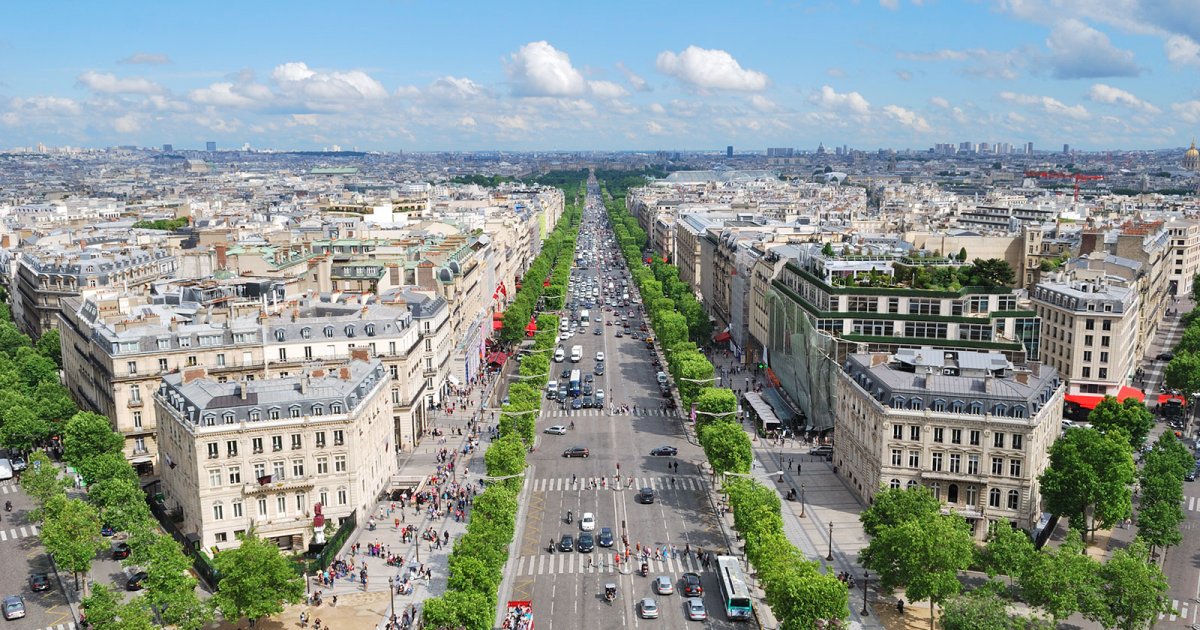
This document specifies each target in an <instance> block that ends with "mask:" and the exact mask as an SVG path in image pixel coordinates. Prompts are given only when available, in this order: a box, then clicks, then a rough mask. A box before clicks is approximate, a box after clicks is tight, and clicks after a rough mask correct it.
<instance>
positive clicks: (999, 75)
mask: <svg viewBox="0 0 1200 630" xmlns="http://www.w3.org/2000/svg"><path fill="white" fill-rule="evenodd" d="M1028 56H1029V53H1028V51H1016V50H1013V51H999V50H988V49H986V48H969V49H966V50H954V49H950V48H943V49H942V50H935V51H932V52H903V51H902V52H898V53H896V57H898V58H900V59H904V60H906V61H922V62H961V63H963V64H964V65H963V67H962V73H963V74H965V75H967V76H969V77H976V78H981V79H1015V78H1017V76H1018V72H1017V70H1018V69H1019V68H1020V66H1021V63H1022V60H1023V59H1025V58H1027V57H1028Z"/></svg>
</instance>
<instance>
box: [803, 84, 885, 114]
mask: <svg viewBox="0 0 1200 630" xmlns="http://www.w3.org/2000/svg"><path fill="white" fill-rule="evenodd" d="M808 100H809V101H810V102H811V103H814V104H816V105H820V106H821V107H823V108H825V109H828V110H834V111H846V112H849V113H852V114H857V115H860V116H865V115H867V114H870V113H871V104H870V103H869V102H867V99H865V98H863V96H862V94H859V93H858V92H845V93H842V94H839V93H837V92H836V91H834V89H833V88H831V87H829V86H828V85H825V86H822V87H821V91H820V92H819V93H817V94H814V95H812V96H811V97H810V98H809V99H808Z"/></svg>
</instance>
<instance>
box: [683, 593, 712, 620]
mask: <svg viewBox="0 0 1200 630" xmlns="http://www.w3.org/2000/svg"><path fill="white" fill-rule="evenodd" d="M683 606H684V608H686V609H687V616H688V619H691V620H692V621H704V620H705V619H708V611H707V610H705V609H704V600H703V599H700V598H699V597H691V598H688V600H687V601H686V602H684V604H683Z"/></svg>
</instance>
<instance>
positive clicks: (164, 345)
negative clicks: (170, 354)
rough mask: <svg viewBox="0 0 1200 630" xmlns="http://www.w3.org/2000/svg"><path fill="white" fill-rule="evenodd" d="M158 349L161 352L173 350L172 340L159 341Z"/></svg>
mask: <svg viewBox="0 0 1200 630" xmlns="http://www.w3.org/2000/svg"><path fill="white" fill-rule="evenodd" d="M158 349H159V350H170V349H171V340H170V339H159V340H158Z"/></svg>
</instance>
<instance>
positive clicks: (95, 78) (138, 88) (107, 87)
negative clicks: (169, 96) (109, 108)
mask: <svg viewBox="0 0 1200 630" xmlns="http://www.w3.org/2000/svg"><path fill="white" fill-rule="evenodd" d="M77 81H78V84H79V85H82V86H84V87H86V88H87V89H89V90H91V91H93V92H99V93H101V94H160V93H162V91H163V88H162V86H161V85H159V84H157V83H155V82H153V81H151V80H149V79H143V78H141V77H130V78H126V79H122V78H119V77H117V75H115V74H110V73H107V72H96V71H95V70H88V71H87V72H84V73H83V74H81V75H79V78H78V79H77Z"/></svg>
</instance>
